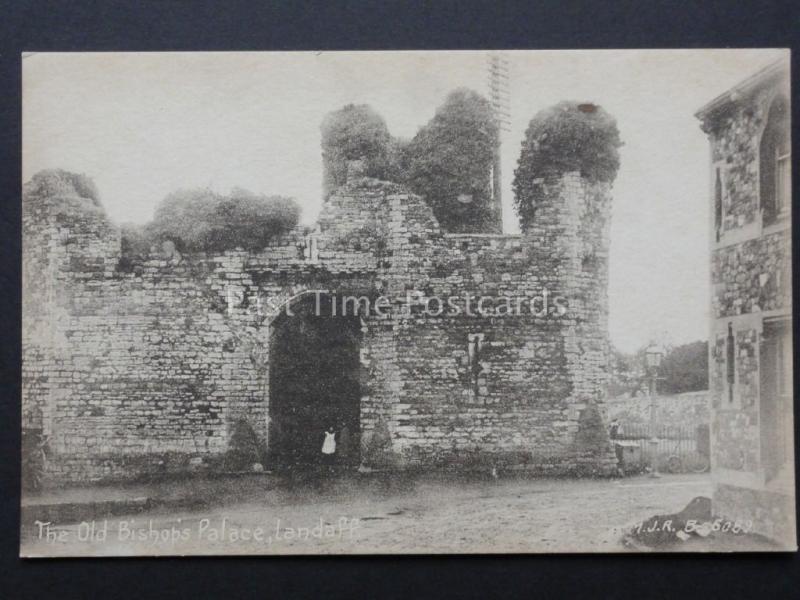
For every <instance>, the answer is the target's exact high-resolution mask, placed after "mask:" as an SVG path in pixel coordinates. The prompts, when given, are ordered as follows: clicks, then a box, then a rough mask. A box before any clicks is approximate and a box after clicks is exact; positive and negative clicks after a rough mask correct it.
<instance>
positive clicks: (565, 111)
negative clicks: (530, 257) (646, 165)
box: [513, 101, 622, 227]
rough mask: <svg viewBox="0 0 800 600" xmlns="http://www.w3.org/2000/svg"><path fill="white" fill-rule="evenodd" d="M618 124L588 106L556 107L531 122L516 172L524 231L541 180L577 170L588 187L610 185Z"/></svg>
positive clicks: (614, 173)
mask: <svg viewBox="0 0 800 600" xmlns="http://www.w3.org/2000/svg"><path fill="white" fill-rule="evenodd" d="M620 146H622V142H621V141H620V137H619V130H618V129H617V123H616V120H615V119H614V118H613V117H612V116H611V115H609V114H608V113H607V112H606V111H605V110H603V109H602V108H601V107H599V106H597V105H595V104H591V103H578V102H567V101H565V102H559V103H558V104H556V105H555V106H552V107H550V108H547V109H545V110H542V111H540V112H539V113H537V114H536V115H535V116H534V117H533V119H531V122H530V124H529V125H528V129H527V130H526V131H525V138H524V140H523V142H522V152H521V153H520V157H519V161H518V163H517V168H516V170H515V171H514V181H513V188H514V206H515V208H516V211H517V214H518V215H519V218H520V223H521V225H522V226H523V227H525V226H526V225H529V224H530V223H531V222H532V220H533V217H534V213H535V210H536V204H537V202H538V201H539V199H541V198H542V195H543V193H544V180H545V179H546V178H549V177H553V176H556V177H558V176H560V175H562V174H564V173H568V172H571V171H578V172H580V174H581V175H582V176H583V177H585V178H586V179H587V180H588V181H590V182H592V183H597V182H607V183H610V182H612V181H613V180H614V178H615V177H616V176H617V171H618V169H619V148H620Z"/></svg>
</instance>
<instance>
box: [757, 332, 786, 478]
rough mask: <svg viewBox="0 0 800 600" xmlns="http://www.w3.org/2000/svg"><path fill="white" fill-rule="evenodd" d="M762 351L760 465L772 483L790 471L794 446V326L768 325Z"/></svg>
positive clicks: (763, 334)
mask: <svg viewBox="0 0 800 600" xmlns="http://www.w3.org/2000/svg"><path fill="white" fill-rule="evenodd" d="M760 350H761V351H760V355H761V365H760V366H761V376H760V388H761V393H760V399H761V402H760V416H761V419H760V422H761V463H762V466H763V468H764V473H765V475H766V478H767V480H768V481H769V480H771V479H774V478H775V477H776V476H777V475H778V474H780V473H781V471H782V470H784V469H785V468H789V467H790V464H791V457H792V449H793V446H794V444H793V431H792V428H793V420H792V330H791V322H790V321H789V320H784V321H779V322H765V323H764V331H763V333H762V337H761V349H760Z"/></svg>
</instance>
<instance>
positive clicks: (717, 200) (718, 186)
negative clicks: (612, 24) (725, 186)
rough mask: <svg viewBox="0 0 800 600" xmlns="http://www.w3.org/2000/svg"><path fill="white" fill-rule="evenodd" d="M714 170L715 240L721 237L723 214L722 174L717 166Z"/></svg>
mask: <svg viewBox="0 0 800 600" xmlns="http://www.w3.org/2000/svg"><path fill="white" fill-rule="evenodd" d="M715 171H716V181H715V182H714V231H715V232H716V235H717V241H718V242H719V240H720V239H721V238H722V227H723V222H722V218H723V214H722V175H721V174H720V168H719V167H717V168H716V169H715Z"/></svg>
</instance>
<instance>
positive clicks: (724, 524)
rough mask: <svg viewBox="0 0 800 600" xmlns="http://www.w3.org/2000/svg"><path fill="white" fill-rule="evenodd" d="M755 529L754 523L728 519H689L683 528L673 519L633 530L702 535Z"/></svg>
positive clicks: (642, 524) (643, 525)
mask: <svg viewBox="0 0 800 600" xmlns="http://www.w3.org/2000/svg"><path fill="white" fill-rule="evenodd" d="M752 528H753V521H751V520H750V519H746V520H743V521H739V520H736V521H730V520H728V519H722V518H718V519H714V520H713V521H698V520H697V519H689V520H687V521H686V522H685V524H684V525H683V527H680V521H679V522H678V523H676V522H675V521H674V520H673V519H664V520H658V519H654V520H652V521H647V524H645V522H641V523H639V524H638V525H636V527H634V528H633V530H634V531H635V532H636V533H653V532H655V531H668V532H674V533H677V532H678V531H683V532H684V533H699V534H701V535H703V534H706V535H707V534H708V533H711V532H717V531H721V532H723V533H748V532H749V531H751V530H752Z"/></svg>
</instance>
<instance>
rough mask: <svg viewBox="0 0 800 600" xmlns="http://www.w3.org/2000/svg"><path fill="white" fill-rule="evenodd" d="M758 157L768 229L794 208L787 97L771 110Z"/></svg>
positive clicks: (775, 103)
mask: <svg viewBox="0 0 800 600" xmlns="http://www.w3.org/2000/svg"><path fill="white" fill-rule="evenodd" d="M759 155H760V161H759V171H760V199H761V210H762V214H763V221H764V224H767V225H768V224H770V223H772V222H774V221H775V220H777V219H779V218H781V217H783V216H785V215H787V214H788V212H789V207H790V205H791V193H792V191H791V145H790V140H789V102H788V100H787V99H786V98H785V97H784V96H779V97H778V98H776V99H775V100H774V101H773V102H772V105H771V106H770V109H769V115H768V117H767V124H766V126H765V127H764V133H763V134H762V136H761V146H760V148H759Z"/></svg>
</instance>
